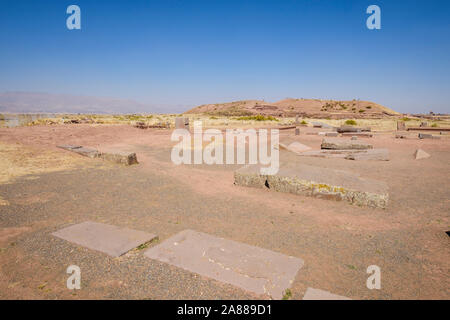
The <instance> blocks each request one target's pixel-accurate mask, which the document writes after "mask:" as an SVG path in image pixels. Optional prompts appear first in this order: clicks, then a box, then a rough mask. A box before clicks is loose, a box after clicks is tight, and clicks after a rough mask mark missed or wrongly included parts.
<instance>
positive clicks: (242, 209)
mask: <svg viewBox="0 0 450 320" xmlns="http://www.w3.org/2000/svg"><path fill="white" fill-rule="evenodd" d="M301 131H302V134H301V135H300V136H294V135H293V131H282V132H281V135H282V136H290V137H291V138H295V139H297V140H298V141H300V142H301V143H304V144H306V145H309V146H311V147H313V148H314V149H319V148H320V143H321V140H322V137H320V136H317V135H307V134H305V132H306V131H313V128H302V129H301ZM171 133H172V131H171V130H158V129H148V130H140V129H136V128H133V127H132V126H129V125H95V126H94V125H87V124H86V125H84V124H79V125H56V126H32V127H18V128H7V129H6V128H5V129H0V169H1V172H0V299H83V298H87V299H91V298H94V299H97V298H99V299H264V298H267V297H264V296H254V295H252V294H250V293H248V292H245V291H243V290H241V289H239V288H236V287H233V286H230V285H226V284H222V283H220V282H218V281H215V280H212V279H207V278H204V277H201V276H199V275H196V274H194V273H190V272H188V271H185V270H181V269H178V268H176V267H172V266H170V265H168V264H164V263H160V262H158V261H154V260H150V259H148V258H145V257H144V256H143V250H139V249H135V250H133V251H131V252H129V253H127V254H126V255H124V256H122V257H120V258H111V257H109V256H106V255H105V254H102V253H99V252H95V251H92V250H89V249H87V248H83V247H79V246H76V245H74V244H71V243H69V242H66V241H64V240H61V239H58V238H55V237H53V236H51V233H52V232H54V231H56V230H59V229H61V228H63V227H65V226H68V225H70V224H73V223H79V222H83V221H87V220H90V221H96V222H103V223H108V224H113V225H117V226H124V227H129V228H133V229H137V230H142V231H147V232H149V233H154V234H157V235H159V239H160V241H163V240H165V239H167V238H169V237H170V236H172V235H174V234H175V233H177V232H179V231H182V230H185V229H193V230H197V231H201V232H205V233H208V234H211V235H215V236H219V237H223V238H227V239H232V240H235V241H240V242H244V243H247V244H250V245H255V246H259V247H262V248H265V249H269V250H273V251H276V252H280V253H283V254H287V255H291V256H295V257H299V258H302V259H303V260H304V261H305V265H304V267H303V268H302V269H300V271H299V272H298V274H297V277H296V279H295V281H294V283H293V285H292V287H291V291H292V299H301V298H302V297H303V295H304V293H305V291H306V289H307V288H308V287H313V288H318V289H322V290H327V291H330V292H332V293H335V294H338V295H342V296H346V297H350V298H352V299H449V298H450V291H449V288H450V277H449V270H450V263H449V261H450V259H449V256H450V238H449V236H448V235H447V234H446V233H445V232H446V231H449V230H450V216H449V213H450V189H449V188H448V186H449V182H450V181H449V180H450V139H449V138H450V136H442V139H440V140H427V139H424V140H419V139H417V138H416V135H414V134H411V138H410V139H395V138H394V133H393V132H385V133H376V134H375V136H374V137H373V138H367V139H362V140H365V141H366V140H367V141H370V143H372V144H373V145H374V147H375V148H387V149H389V151H390V154H391V160H390V161H379V162H378V161H377V162H374V161H350V160H345V159H322V158H312V157H298V156H296V155H294V154H292V153H289V152H287V151H280V157H281V160H282V161H292V162H298V163H305V164H311V165H315V166H319V167H327V168H335V169H342V170H346V171H352V172H356V173H359V174H360V175H361V177H366V178H371V179H376V180H381V181H384V182H386V183H387V184H388V186H389V194H390V202H389V205H388V208H387V209H385V210H383V209H374V208H363V207H357V206H352V205H349V204H347V203H345V202H335V201H330V200H324V199H316V198H310V197H304V196H299V195H293V194H284V193H277V192H273V191H270V190H266V189H252V188H245V187H239V186H235V185H234V184H233V171H234V170H235V169H236V168H238V167H239V166H237V165H222V166H208V165H195V166H190V165H180V166H176V165H174V164H173V163H172V162H171V159H170V152H171V148H172V146H173V145H174V144H175V142H171V141H170V135H171ZM348 139H349V138H348ZM360 139H361V138H360ZM58 144H77V145H82V146H86V147H94V148H99V149H101V148H115V149H118V150H123V151H130V152H136V154H137V157H138V161H139V164H138V165H134V166H130V167H123V166H119V165H112V164H108V163H105V162H102V160H98V159H89V158H84V157H81V156H79V155H76V154H72V153H70V152H68V151H64V150H61V149H58V148H56V145H58ZM417 148H422V149H423V150H425V151H426V152H427V153H429V154H431V158H428V159H423V160H414V157H413V154H414V152H415V150H416V149H417ZM157 243H158V242H154V243H151V244H150V246H153V245H156V244H157ZM70 265H78V266H79V267H80V268H81V273H82V288H81V290H76V291H71V290H68V289H67V287H66V280H67V278H68V276H69V275H68V274H67V273H66V269H67V267H68V266H70ZM370 265H378V266H379V267H380V268H381V289H380V290H369V289H368V288H367V287H366V280H367V278H368V276H369V275H368V274H367V273H366V269H367V267H368V266H370Z"/></svg>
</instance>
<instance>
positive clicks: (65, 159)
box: [0, 142, 98, 203]
mask: <svg viewBox="0 0 450 320" xmlns="http://www.w3.org/2000/svg"><path fill="white" fill-rule="evenodd" d="M94 165H96V166H98V164H97V163H95V164H94V163H92V162H88V161H85V159H83V158H78V157H76V156H72V155H69V154H65V153H62V152H61V153H60V152H55V151H47V150H39V149H33V148H30V147H26V146H22V145H19V144H5V143H2V142H0V184H5V183H10V182H12V181H13V180H14V179H16V178H18V177H22V176H26V175H30V174H40V173H48V172H55V171H63V170H71V169H75V168H78V167H80V166H84V167H86V166H94ZM2 202H3V203H6V202H5V200H1V199H0V203H2Z"/></svg>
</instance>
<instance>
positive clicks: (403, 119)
mask: <svg viewBox="0 0 450 320" xmlns="http://www.w3.org/2000/svg"><path fill="white" fill-rule="evenodd" d="M400 120H402V121H411V120H412V119H410V118H408V117H403V118H401V119H400Z"/></svg>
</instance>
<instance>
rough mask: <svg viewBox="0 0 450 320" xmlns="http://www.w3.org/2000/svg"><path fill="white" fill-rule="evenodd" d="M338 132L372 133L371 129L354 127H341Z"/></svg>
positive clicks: (337, 129)
mask: <svg viewBox="0 0 450 320" xmlns="http://www.w3.org/2000/svg"><path fill="white" fill-rule="evenodd" d="M336 131H337V132H339V133H346V132H362V131H371V128H369V127H362V128H359V127H354V126H340V127H339V128H336Z"/></svg>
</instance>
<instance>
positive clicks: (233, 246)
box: [144, 230, 304, 299]
mask: <svg viewBox="0 0 450 320" xmlns="http://www.w3.org/2000/svg"><path fill="white" fill-rule="evenodd" d="M144 255H145V256H146V257H148V258H150V259H154V260H158V261H161V262H164V263H168V264H171V265H173V266H176V267H179V268H182V269H184V270H187V271H190V272H194V273H197V274H199V275H201V276H205V277H209V278H212V279H215V280H217V281H220V282H223V283H227V284H231V285H234V286H236V287H239V288H241V289H244V290H246V291H250V292H253V293H255V294H258V295H269V296H270V297H272V298H273V299H281V298H282V297H283V293H284V291H285V290H286V289H288V288H289V287H290V286H291V284H292V282H293V281H294V279H295V276H296V274H297V272H298V271H299V270H300V268H302V266H303V264H304V262H303V260H302V259H300V258H296V257H291V256H287V255H284V254H281V253H278V252H274V251H270V250H267V249H263V248H259V247H255V246H251V245H248V244H245V243H241V242H236V241H232V240H227V239H223V238H218V237H215V236H212V235H209V234H206V233H201V232H196V231H193V230H184V231H182V232H180V233H178V234H176V235H174V236H173V237H171V238H169V239H167V240H165V241H163V242H162V243H161V244H159V245H156V246H154V247H153V248H150V249H148V250H147V251H146V252H145V253H144Z"/></svg>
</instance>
